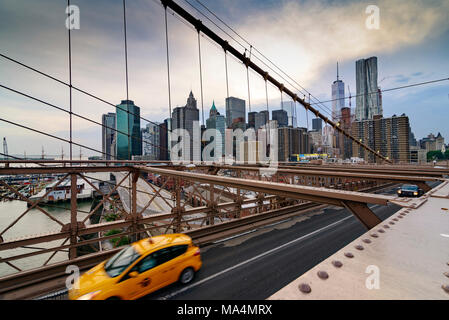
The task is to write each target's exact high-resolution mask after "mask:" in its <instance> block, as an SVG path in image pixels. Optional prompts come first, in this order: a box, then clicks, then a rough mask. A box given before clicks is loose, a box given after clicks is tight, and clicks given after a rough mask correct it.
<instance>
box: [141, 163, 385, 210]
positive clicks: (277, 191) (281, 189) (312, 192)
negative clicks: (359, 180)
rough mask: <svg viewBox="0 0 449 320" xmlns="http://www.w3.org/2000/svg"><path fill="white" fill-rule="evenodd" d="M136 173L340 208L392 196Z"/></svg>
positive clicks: (171, 173) (196, 175)
mask: <svg viewBox="0 0 449 320" xmlns="http://www.w3.org/2000/svg"><path fill="white" fill-rule="evenodd" d="M140 170H142V171H146V172H152V173H158V174H162V175H167V176H172V177H180V178H183V179H186V180H190V181H195V182H201V183H214V184H217V185H222V186H229V187H233V188H240V189H244V190H251V191H256V192H262V193H267V194H272V195H279V196H282V197H286V198H292V199H302V200H309V201H313V202H319V203H325V204H331V205H336V206H343V205H342V203H341V201H342V200H348V201H355V202H362V203H372V204H380V205H386V204H387V203H388V201H390V200H393V199H394V197H390V196H384V195H372V194H366V193H361V192H350V191H340V190H329V189H324V188H315V187H307V186H299V185H290V184H285V183H273V182H265V181H258V180H246V179H238V178H231V177H217V176H210V175H206V174H200V173H191V172H189V173H186V172H180V171H174V170H167V169H161V168H155V167H140Z"/></svg>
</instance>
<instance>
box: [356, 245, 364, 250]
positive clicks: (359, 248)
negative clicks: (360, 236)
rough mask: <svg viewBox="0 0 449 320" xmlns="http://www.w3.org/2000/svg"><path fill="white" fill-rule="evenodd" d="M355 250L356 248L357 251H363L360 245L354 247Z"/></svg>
mask: <svg viewBox="0 0 449 320" xmlns="http://www.w3.org/2000/svg"><path fill="white" fill-rule="evenodd" d="M355 248H356V249H357V250H363V249H364V248H363V246H361V245H357V246H355Z"/></svg>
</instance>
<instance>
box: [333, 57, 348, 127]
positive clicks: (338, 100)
mask: <svg viewBox="0 0 449 320" xmlns="http://www.w3.org/2000/svg"><path fill="white" fill-rule="evenodd" d="M344 107H345V83H344V82H343V81H341V80H340V78H339V75H338V63H337V80H335V81H334V82H333V83H332V121H334V122H337V121H338V120H339V119H340V117H341V109H342V108H344Z"/></svg>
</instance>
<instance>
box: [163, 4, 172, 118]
mask: <svg viewBox="0 0 449 320" xmlns="http://www.w3.org/2000/svg"><path fill="white" fill-rule="evenodd" d="M164 8H165V47H166V53H167V80H168V112H169V114H168V117H169V118H171V89H170V56H169V47H168V22H167V6H165V5H164Z"/></svg>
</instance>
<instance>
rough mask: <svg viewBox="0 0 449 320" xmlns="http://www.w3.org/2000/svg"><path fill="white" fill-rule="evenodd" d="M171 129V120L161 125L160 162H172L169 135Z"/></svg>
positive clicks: (166, 120) (168, 119)
mask: <svg viewBox="0 0 449 320" xmlns="http://www.w3.org/2000/svg"><path fill="white" fill-rule="evenodd" d="M170 128H171V118H167V119H165V120H164V122H163V123H161V124H160V125H159V147H160V150H159V154H160V155H159V160H170V150H169V145H168V141H169V134H170V130H171V129H170Z"/></svg>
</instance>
